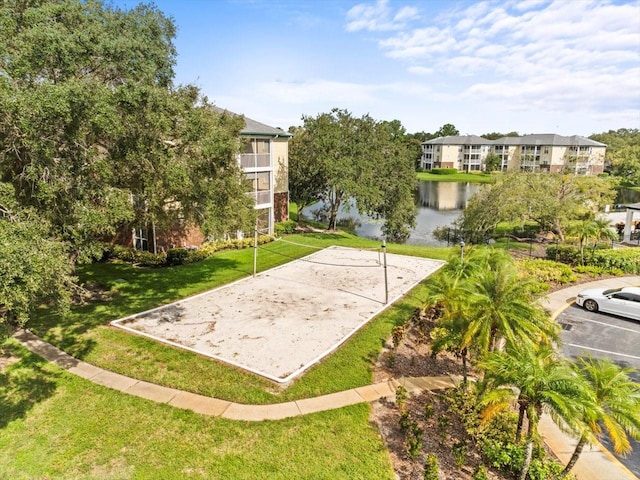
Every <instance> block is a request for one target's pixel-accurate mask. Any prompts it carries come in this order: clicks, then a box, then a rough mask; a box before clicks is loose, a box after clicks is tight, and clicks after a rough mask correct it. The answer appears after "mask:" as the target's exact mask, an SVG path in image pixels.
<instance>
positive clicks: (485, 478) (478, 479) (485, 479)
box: [471, 465, 489, 480]
mask: <svg viewBox="0 0 640 480" xmlns="http://www.w3.org/2000/svg"><path fill="white" fill-rule="evenodd" d="M471 479H472V480H489V475H488V474H487V468H486V467H485V466H484V465H480V466H479V467H478V468H476V469H475V470H474V472H473V476H472V477H471Z"/></svg>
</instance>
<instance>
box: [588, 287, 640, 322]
mask: <svg viewBox="0 0 640 480" xmlns="http://www.w3.org/2000/svg"><path fill="white" fill-rule="evenodd" d="M576 303H577V304H578V305H580V306H581V307H583V308H584V309H586V310H588V311H590V312H606V313H613V314H614V315H620V316H621V317H626V318H632V319H634V320H640V287H623V288H590V289H589V290H583V291H582V292H580V293H579V294H578V296H577V298H576Z"/></svg>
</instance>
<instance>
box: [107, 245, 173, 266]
mask: <svg viewBox="0 0 640 480" xmlns="http://www.w3.org/2000/svg"><path fill="white" fill-rule="evenodd" d="M105 255H108V256H109V258H117V259H118V260H122V261H123V262H127V263H132V264H134V265H140V266H142V267H163V266H165V264H166V256H165V255H164V254H162V253H151V252H144V251H141V250H134V249H133V248H127V247H123V246H122V245H111V247H110V248H109V249H108V250H105Z"/></svg>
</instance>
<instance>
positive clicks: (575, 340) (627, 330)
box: [557, 304, 640, 478]
mask: <svg viewBox="0 0 640 480" xmlns="http://www.w3.org/2000/svg"><path fill="white" fill-rule="evenodd" d="M557 321H558V323H559V324H560V326H561V327H562V334H561V338H562V342H563V346H562V353H563V355H564V356H565V357H566V358H569V359H575V358H576V357H579V356H586V355H591V356H592V357H594V358H609V359H610V360H612V361H614V362H615V363H617V364H618V365H621V366H625V367H633V368H635V369H636V370H637V371H636V372H635V373H634V374H633V375H632V376H631V377H632V378H633V379H634V380H635V381H636V382H638V383H640V372H639V371H640V322H637V321H634V320H627V319H624V318H621V317H616V316H614V315H608V314H604V313H594V312H587V311H586V310H584V309H582V308H580V307H578V306H577V305H575V304H574V305H571V306H569V307H568V308H567V309H566V310H564V311H563V312H562V313H561V314H560V315H559V316H558V317H557ZM602 443H603V444H604V445H605V447H607V449H608V450H609V451H613V448H612V447H611V445H610V443H609V442H608V440H606V439H605V440H604V441H603V442H602ZM631 445H632V447H633V452H632V453H631V454H630V455H629V456H628V457H627V458H626V459H625V458H622V457H619V456H617V458H618V460H620V461H621V462H622V463H623V464H624V465H625V466H626V467H627V468H628V469H629V470H631V471H632V472H633V473H634V474H635V475H636V476H637V477H639V478H640V443H638V442H634V441H632V442H631Z"/></svg>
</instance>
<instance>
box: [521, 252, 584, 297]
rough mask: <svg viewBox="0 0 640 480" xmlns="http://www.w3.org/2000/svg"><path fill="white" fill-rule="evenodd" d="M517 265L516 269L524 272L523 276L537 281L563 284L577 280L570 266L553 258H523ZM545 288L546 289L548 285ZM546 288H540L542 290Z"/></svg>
mask: <svg viewBox="0 0 640 480" xmlns="http://www.w3.org/2000/svg"><path fill="white" fill-rule="evenodd" d="M517 266H518V270H519V271H520V272H521V273H522V274H524V276H526V277H529V278H534V279H535V280H536V281H537V282H540V283H544V284H549V283H558V284H561V285H564V284H567V283H571V282H575V281H576V280H577V277H576V276H575V274H574V273H573V271H572V270H571V268H569V267H568V266H567V265H566V264H564V263H560V262H555V261H553V260H543V259H539V258H535V259H531V258H525V259H522V260H518V262H517ZM546 289H548V287H547V288H546ZM546 289H542V291H544V290H546ZM534 293H539V292H534Z"/></svg>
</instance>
